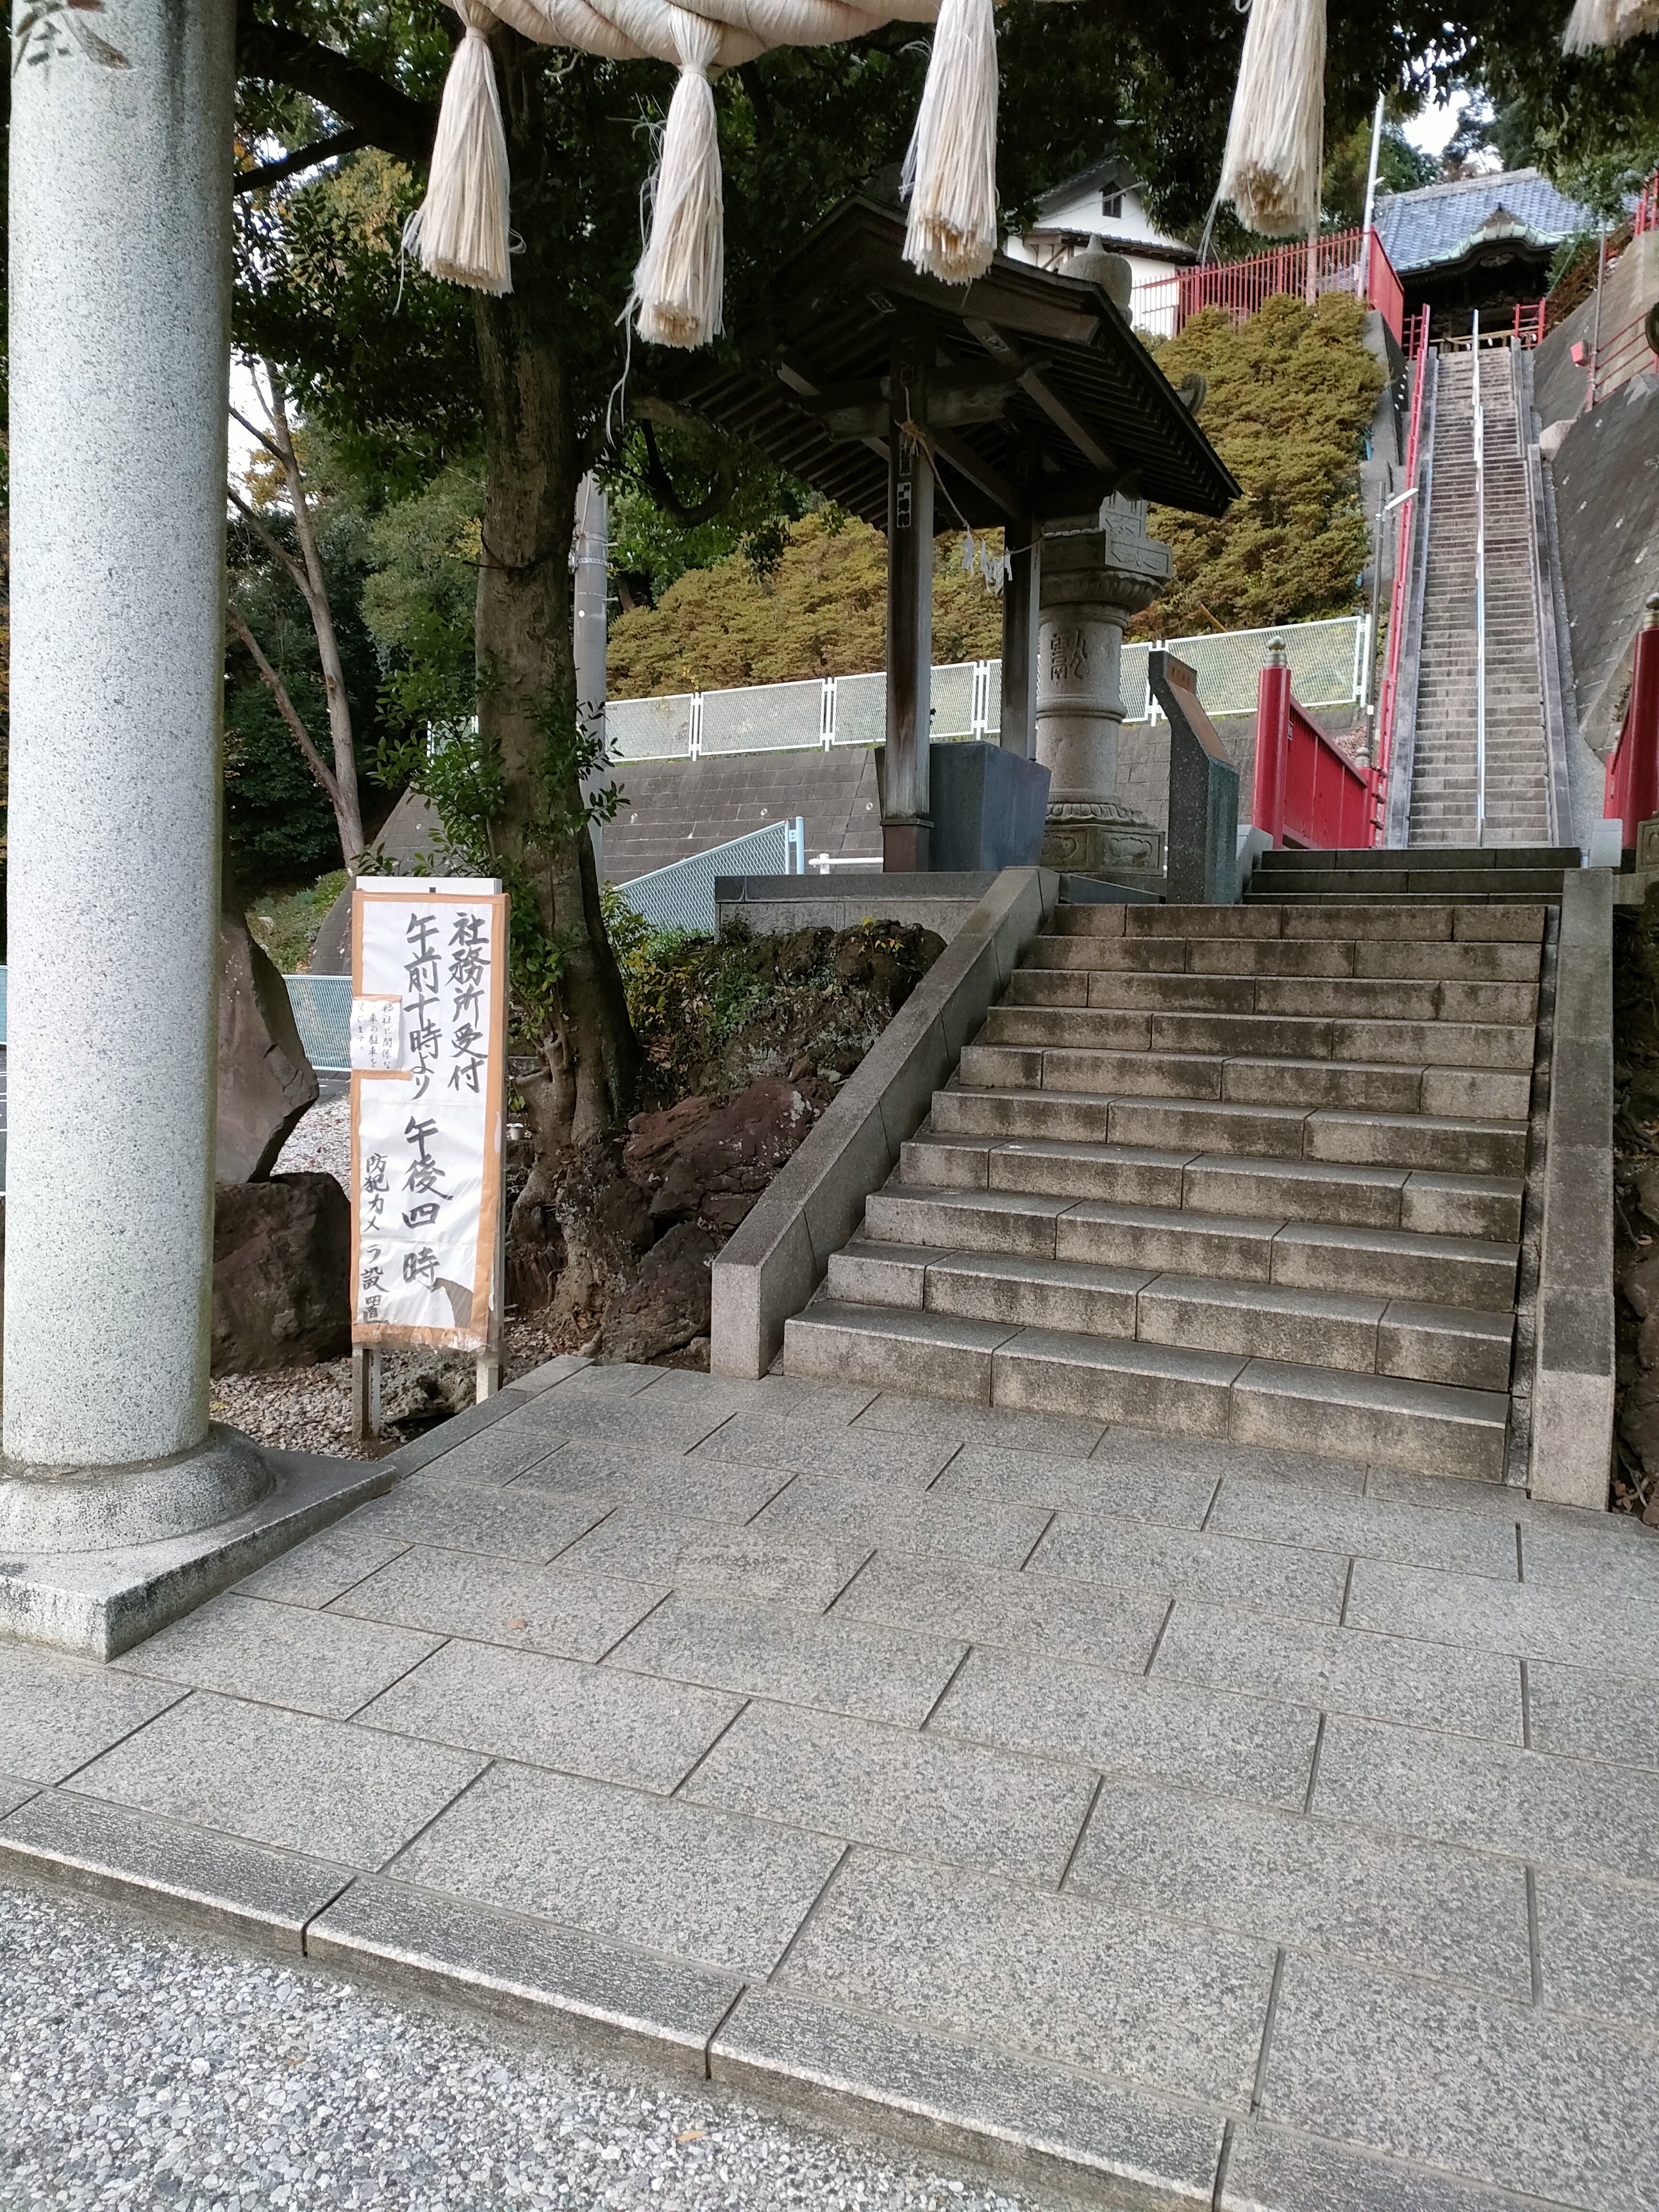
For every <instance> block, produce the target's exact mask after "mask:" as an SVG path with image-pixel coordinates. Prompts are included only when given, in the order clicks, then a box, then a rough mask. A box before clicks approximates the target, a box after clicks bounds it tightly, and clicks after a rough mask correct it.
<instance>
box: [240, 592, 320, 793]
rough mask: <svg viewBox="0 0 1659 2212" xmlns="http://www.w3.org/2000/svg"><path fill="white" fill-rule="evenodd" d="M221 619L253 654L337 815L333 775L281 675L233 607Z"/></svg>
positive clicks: (256, 664)
mask: <svg viewBox="0 0 1659 2212" xmlns="http://www.w3.org/2000/svg"><path fill="white" fill-rule="evenodd" d="M225 620H226V621H227V622H228V623H229V624H230V627H231V628H232V629H234V631H235V633H236V635H237V636H238V637H240V639H241V641H242V643H243V644H244V645H245V646H246V647H247V649H248V651H249V653H252V656H253V665H254V666H255V667H256V668H257V669H258V671H259V673H260V675H261V676H262V677H263V678H264V684H265V689H266V690H268V691H269V692H270V696H271V697H272V698H273V699H274V700H275V701H276V711H277V713H278V714H280V715H281V716H282V718H283V720H284V721H285V722H286V723H287V724H288V726H289V730H290V731H291V732H292V733H293V738H294V742H295V744H296V745H298V747H299V748H300V750H301V753H302V754H303V755H304V756H305V763H306V766H307V768H308V769H310V770H311V773H312V774H313V775H314V776H315V777H316V779H317V781H318V782H319V784H320V785H321V786H322V788H323V793H324V796H325V798H326V799H327V800H328V803H329V805H331V807H332V808H333V809H334V811H335V812H336V814H337V813H338V812H339V810H340V787H339V785H338V784H337V782H336V781H335V780H334V777H333V775H331V773H330V770H329V768H328V764H327V763H326V762H325V760H324V758H323V757H322V755H321V754H320V753H319V751H318V750H317V748H316V746H315V745H313V744H312V742H311V732H310V731H309V730H307V727H306V726H305V724H304V723H303V722H302V721H301V720H300V714H299V709H298V708H296V707H295V703H294V702H293V700H292V699H290V698H289V696H288V686H287V684H284V683H283V679H282V678H281V677H280V676H279V675H278V674H277V673H276V670H275V669H274V668H273V667H272V666H271V665H270V662H269V661H268V660H267V659H265V656H264V653H263V652H262V651H261V650H260V647H259V641H258V638H256V637H255V636H254V635H253V632H252V630H251V629H249V628H248V626H247V624H246V623H245V622H244V621H243V620H242V617H240V614H238V613H237V611H236V610H235V608H234V607H227V608H226V609H225Z"/></svg>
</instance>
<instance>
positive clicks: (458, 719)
mask: <svg viewBox="0 0 1659 2212" xmlns="http://www.w3.org/2000/svg"><path fill="white" fill-rule="evenodd" d="M482 507H483V479H482V476H481V473H480V471H478V469H477V466H476V465H469V466H466V467H461V466H453V467H449V468H446V469H443V470H441V471H440V472H439V474H438V475H437V476H436V477H434V478H433V480H432V482H431V483H428V484H427V485H426V486H425V487H424V488H423V489H422V490H420V491H417V492H413V493H411V494H410V495H409V496H408V497H407V498H405V499H400V500H396V501H392V504H391V505H389V506H387V507H383V508H382V509H381V510H380V513H378V514H377V515H376V516H375V517H374V520H372V521H371V522H370V523H369V524H368V527H367V529H366V530H365V532H364V544H365V550H366V553H367V557H368V562H369V564H370V565H369V573H368V575H367V576H366V577H365V579H364V582H363V602H362V604H363V620H364V622H365V623H367V624H368V628H369V629H370V630H371V631H372V632H373V634H374V639H375V641H376V643H377V644H378V645H379V647H380V655H381V661H382V665H383V667H384V670H385V678H384V681H383V683H382V685H381V690H380V709H381V713H382V714H383V715H384V716H385V718H386V721H387V722H388V723H389V724H391V725H392V726H393V727H395V728H398V729H400V730H403V731H405V732H408V731H412V730H416V729H418V730H420V731H422V732H433V731H436V732H447V731H448V730H451V729H453V727H454V726H456V725H457V724H459V723H463V722H465V720H467V719H468V718H469V717H470V716H471V714H473V713H474V711H475V710H476V708H477V671H476V670H475V668H474V666H473V614H474V609H475V607H476V605H477V594H478V560H479V555H480V550H481V544H482V538H481V532H480V525H479V514H480V512H481V509H482Z"/></svg>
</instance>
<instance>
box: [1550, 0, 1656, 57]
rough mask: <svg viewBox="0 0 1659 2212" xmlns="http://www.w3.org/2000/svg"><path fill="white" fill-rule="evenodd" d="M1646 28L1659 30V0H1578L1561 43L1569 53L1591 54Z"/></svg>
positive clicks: (1619, 42) (1621, 41)
mask: <svg viewBox="0 0 1659 2212" xmlns="http://www.w3.org/2000/svg"><path fill="white" fill-rule="evenodd" d="M1644 31H1659V0H1578V4H1577V7H1576V8H1575V9H1573V11H1572V14H1571V16H1570V17H1569V19H1568V21H1567V27H1566V29H1565V31H1564V32H1563V33H1562V34H1561V44H1562V46H1563V47H1564V48H1565V51H1566V52H1568V53H1570V54H1591V53H1594V52H1595V50H1596V49H1597V47H1598V46H1623V45H1624V43H1625V41H1626V39H1634V38H1637V37H1638V36H1639V35H1640V34H1641V33H1643V32H1644Z"/></svg>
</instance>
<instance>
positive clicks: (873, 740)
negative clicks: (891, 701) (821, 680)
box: [836, 674, 887, 745]
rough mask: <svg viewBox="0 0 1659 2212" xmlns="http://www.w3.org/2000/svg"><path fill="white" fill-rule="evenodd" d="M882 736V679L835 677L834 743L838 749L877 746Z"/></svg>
mask: <svg viewBox="0 0 1659 2212" xmlns="http://www.w3.org/2000/svg"><path fill="white" fill-rule="evenodd" d="M886 734H887V678H886V677H885V676H884V675H880V674H878V675H875V676H841V677H837V678H836V744H838V745H878V744H880V743H881V741H882V739H883V738H884V737H885V736H886Z"/></svg>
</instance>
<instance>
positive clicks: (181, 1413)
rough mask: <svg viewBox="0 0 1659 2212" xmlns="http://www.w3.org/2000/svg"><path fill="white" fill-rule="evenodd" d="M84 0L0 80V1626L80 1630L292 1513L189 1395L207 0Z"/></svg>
mask: <svg viewBox="0 0 1659 2212" xmlns="http://www.w3.org/2000/svg"><path fill="white" fill-rule="evenodd" d="M94 20H95V21H96V22H97V23H98V25H99V27H100V33H102V34H103V35H104V36H105V37H106V40H107V42H108V43H107V45H106V47H105V49H104V51H103V52H102V53H100V52H99V49H98V41H97V40H93V39H91V38H89V37H88V34H87V33H86V31H85V29H84V27H83V25H84V19H81V20H80V21H77V18H76V16H75V15H72V14H70V13H68V12H65V13H64V14H62V15H58V14H49V15H46V16H45V17H44V19H43V20H41V21H39V22H38V23H37V24H36V27H35V28H34V29H33V33H32V34H31V46H33V51H32V52H27V53H26V54H25V55H23V56H21V57H18V59H19V60H20V61H21V66H18V67H15V70H14V74H13V78H12V112H11V140H10V222H11V320H10V356H11V361H10V366H11V454H10V458H11V481H12V503H11V555H12V583H11V621H12V659H11V763H10V768H11V790H10V818H9V886H8V902H9V903H8V917H9V947H8V951H9V979H8V980H9V1061H10V1066H9V1076H10V1081H9V1100H8V1105H9V1116H10V1127H9V1132H8V1137H9V1143H8V1152H9V1158H8V1178H7V1180H8V1186H9V1187H8V1191H7V1222H6V1230H7V1235H6V1255H5V1278H6V1279H5V1324H4V1325H5V1337H4V1415H3V1459H0V1626H4V1627H7V1628H10V1629H13V1630H15V1631H16V1632H19V1633H21V1634H23V1635H25V1636H38V1637H41V1638H45V1639H46V1640H48V1641H51V1642H54V1643H60V1644H68V1645H70V1647H71V1648H75V1649H79V1650H86V1651H88V1652H90V1653H92V1654H93V1655H94V1656H100V1657H104V1656H110V1654H111V1652H112V1650H120V1649H122V1648H124V1646H125V1644H131V1643H132V1642H134V1641H135V1640H137V1637H139V1636H141V1635H143V1633H144V1632H146V1630H147V1629H148V1628H149V1627H153V1626H157V1625H158V1622H159V1620H164V1619H167V1618H168V1617H170V1615H171V1614H173V1613H177V1612H179V1611H180V1610H182V1609H183V1608H184V1607H187V1606H188V1605H190V1604H191V1603H194V1602H196V1601H198V1600H199V1598H200V1597H202V1596H203V1595H206V1594H207V1591H208V1590H210V1589H212V1588H214V1587H216V1586H218V1584H219V1583H222V1582H223V1581H224V1580H226V1579H228V1578H229V1576H230V1574H231V1573H232V1572H234V1573H241V1572H246V1570H247V1567H248V1566H250V1565H252V1564H254V1561H255V1559H258V1558H261V1557H268V1556H270V1553H271V1552H272V1551H275V1550H276V1549H280V1548H281V1545H282V1543H283V1542H284V1541H292V1540H293V1537H294V1536H295V1534H300V1533H301V1528H300V1526H298V1525H295V1522H294V1518H293V1515H292V1512H291V1510H290V1508H291V1507H292V1506H293V1505H294V1504H295V1498H294V1492H293V1482H292V1480H289V1474H283V1476H281V1477H280V1478H279V1474H278V1472H277V1470H276V1469H275V1468H273V1467H272V1465H271V1464H270V1462H267V1461H266V1460H265V1459H264V1456H263V1455H261V1454H260V1453H259V1452H258V1450H257V1449H255V1448H254V1447H253V1446H252V1444H251V1443H249V1442H248V1441H247V1440H246V1438H243V1437H238V1436H236V1435H235V1433H234V1431H227V1430H210V1425H209V1406H208V1342H209V1321H210V1297H211V1286H212V1259H213V1205H214V1176H213V1165H214V1163H213V1137H214V1127H213V1124H214V1091H215V1051H216V957H217V945H218V898H219V785H220V760H219V754H220V706H221V696H222V687H223V671H224V622H225V612H224V609H225V576H224V516H225V459H226V432H227V404H228V370H229V307H230V283H231V261H230V197H229V185H230V174H231V167H232V142H231V120H232V100H233V93H234V33H235V9H234V0H123V4H122V6H121V7H120V8H119V9H117V10H113V11H112V12H111V13H110V14H109V15H99V16H97V17H96V18H94ZM111 48H117V49H118V52H113V53H112V52H111V51H110V49H111ZM290 1473H291V1470H290ZM351 1473H352V1474H354V1475H356V1477H357V1478H358V1479H359V1480H361V1475H362V1469H361V1468H352V1469H351ZM313 1487H314V1486H313ZM340 1487H341V1486H340V1484H339V1482H338V1480H337V1479H335V1480H334V1488H335V1489H336V1490H338V1489H339V1488H340ZM333 1510H338V1508H337V1507H335V1508H334V1509H333ZM237 1516H240V1518H238V1517H237ZM285 1516H286V1517H285ZM326 1517H329V1516H328V1513H327V1511H325V1510H319V1508H318V1506H317V1504H316V1500H315V1499H314V1498H313V1501H312V1504H311V1507H310V1509H309V1510H308V1512H305V1513H301V1516H300V1519H301V1522H308V1524H309V1525H314V1523H315V1522H316V1521H317V1520H318V1519H321V1518H326ZM226 1522H234V1540H233V1537H232V1536H230V1535H224V1534H216V1533H215V1532H216V1530H222V1528H223V1524H225V1523H226ZM235 1546H240V1547H241V1548H240V1554H239V1556H238V1558H237V1559H236V1561H235V1562H234V1564H233V1563H232V1562H231V1559H230V1554H231V1552H232V1550H233V1549H234V1547H235ZM180 1547H182V1548H180ZM163 1550H165V1552H166V1553H167V1559H161V1558H159V1557H158V1553H159V1552H161V1551H163ZM20 1553H21V1554H22V1555H23V1556H22V1558H21V1560H20V1559H18V1558H17V1556H16V1555H18V1554H20ZM216 1559H220V1560H221V1561H222V1571H219V1572H217V1574H216V1571H215V1565H214V1562H215V1560H216Z"/></svg>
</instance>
